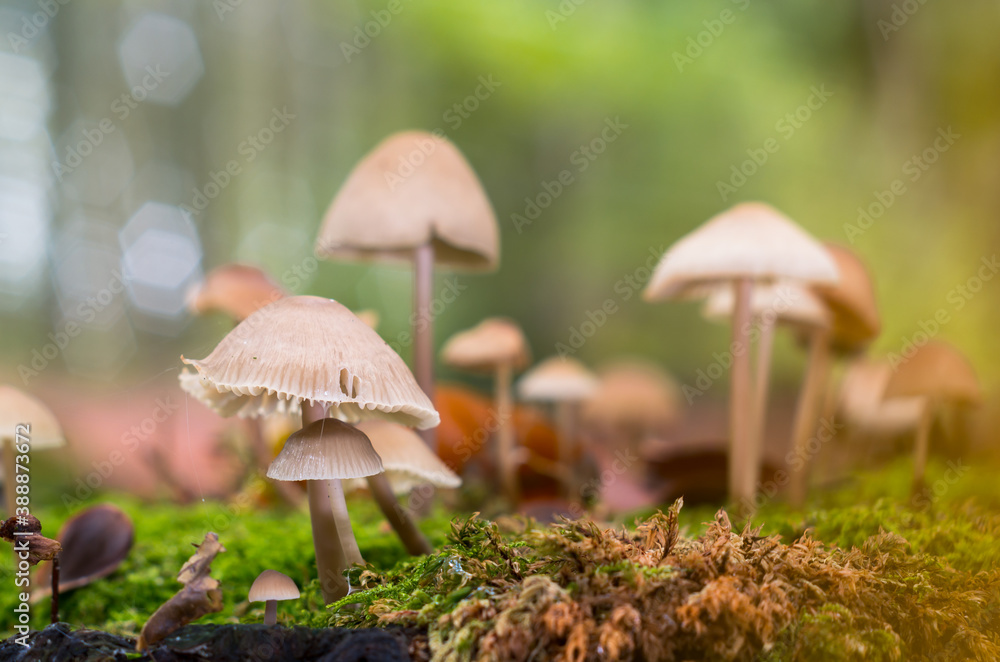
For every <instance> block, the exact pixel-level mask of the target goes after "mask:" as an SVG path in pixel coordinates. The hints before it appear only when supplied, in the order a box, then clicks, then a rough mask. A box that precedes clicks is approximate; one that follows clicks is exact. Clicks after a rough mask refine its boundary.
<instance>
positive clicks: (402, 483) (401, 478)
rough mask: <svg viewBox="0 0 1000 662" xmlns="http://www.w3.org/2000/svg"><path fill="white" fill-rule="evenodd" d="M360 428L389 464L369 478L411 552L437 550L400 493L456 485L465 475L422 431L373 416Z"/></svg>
mask: <svg viewBox="0 0 1000 662" xmlns="http://www.w3.org/2000/svg"><path fill="white" fill-rule="evenodd" d="M358 430H360V431H361V432H364V433H365V434H366V435H367V436H368V438H369V439H370V440H371V442H372V446H373V447H374V448H375V452H376V453H378V455H379V457H380V458H382V466H383V467H384V468H385V471H384V472H383V473H378V474H374V475H371V476H368V477H367V478H366V482H367V485H368V489H369V490H371V493H372V496H373V497H374V498H375V501H376V503H378V506H379V508H380V509H381V510H382V514H384V515H385V518H386V520H388V522H389V524H391V525H392V528H393V530H395V531H396V534H397V535H398V536H399V539H400V540H402V541H403V545H404V546H405V547H406V551H407V552H409V553H410V554H412V555H413V556H419V555H421V554H430V553H431V552H432V551H433V549H432V548H431V545H430V543H429V542H428V541H427V538H426V537H424V534H423V533H421V532H420V529H418V528H417V527H416V525H415V524H414V523H413V520H412V518H411V517H410V516H409V515H408V514H407V511H406V509H405V508H404V507H403V506H401V505H400V503H399V501H397V499H396V496H397V495H406V494H409V493H410V492H411V491H412V490H413V489H414V488H416V487H417V486H419V485H427V484H430V485H433V486H434V487H444V488H450V489H454V488H456V487H458V486H459V485H461V484H462V479H461V478H459V477H458V475H457V474H455V472H454V471H452V470H451V469H449V468H448V466H447V465H446V464H445V463H444V462H442V461H441V460H440V458H438V456H437V455H435V454H434V453H433V452H432V451H431V449H430V448H428V447H427V444H425V443H424V442H423V440H422V439H421V438H420V435H418V434H417V433H416V432H414V431H413V430H412V429H411V428H408V427H406V426H405V425H399V424H398V423H390V422H388V421H375V420H372V421H365V422H363V423H359V424H358ZM359 487H361V481H360V480H353V481H350V482H349V483H345V484H344V489H345V490H348V491H349V490H353V489H358V488H359ZM419 505H421V504H419V503H418V506H419ZM415 510H419V508H416V509H415Z"/></svg>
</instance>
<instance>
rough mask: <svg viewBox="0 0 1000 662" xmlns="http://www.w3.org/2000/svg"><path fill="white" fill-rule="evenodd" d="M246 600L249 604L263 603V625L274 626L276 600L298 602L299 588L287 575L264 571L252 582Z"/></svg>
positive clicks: (276, 618) (275, 620) (276, 609)
mask: <svg viewBox="0 0 1000 662" xmlns="http://www.w3.org/2000/svg"><path fill="white" fill-rule="evenodd" d="M247 599H248V600H250V602H263V603H264V625H276V624H277V622H278V600H298V599H299V587H298V586H296V585H295V582H294V581H293V580H292V578H291V577H289V576H288V575H286V574H283V573H280V572H278V571H277V570H265V571H264V572H262V573H260V574H259V575H257V579H255V580H253V584H252V585H251V586H250V594H249V595H248V596H247Z"/></svg>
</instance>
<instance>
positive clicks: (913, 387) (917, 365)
mask: <svg viewBox="0 0 1000 662" xmlns="http://www.w3.org/2000/svg"><path fill="white" fill-rule="evenodd" d="M912 397H922V398H923V400H924V404H923V411H922V412H921V416H920V421H919V423H918V426H917V433H916V440H915V444H914V451H913V486H914V490H915V491H916V490H919V489H920V488H922V487H923V482H924V472H925V471H926V468H927V456H928V453H929V450H930V434H931V426H932V424H933V423H934V417H935V416H936V415H937V413H938V412H939V410H940V409H941V408H942V406H944V405H945V404H948V403H951V404H954V405H958V406H968V405H977V404H979V403H980V402H981V401H982V391H981V390H980V388H979V380H978V379H977V378H976V372H975V370H973V368H972V365H970V364H969V362H968V361H967V360H966V358H965V357H964V356H963V355H962V353H961V352H959V351H958V350H957V349H955V348H954V347H952V346H951V345H949V344H947V343H945V342H942V341H940V340H931V341H928V342H927V343H926V344H925V345H922V346H920V347H918V348H917V349H916V350H914V352H913V354H912V355H911V356H910V357H909V358H906V359H905V360H904V361H903V362H902V363H899V364H898V365H896V366H895V372H894V373H893V375H892V377H891V378H890V379H889V383H888V384H887V385H886V388H885V399H886V400H892V399H895V398H912Z"/></svg>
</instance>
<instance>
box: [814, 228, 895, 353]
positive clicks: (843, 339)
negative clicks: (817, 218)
mask: <svg viewBox="0 0 1000 662" xmlns="http://www.w3.org/2000/svg"><path fill="white" fill-rule="evenodd" d="M824 246H825V247H826V250H827V252H828V253H829V254H830V256H831V257H833V260H834V262H836V263H837V271H838V272H839V273H840V280H839V281H837V282H836V283H815V284H813V285H812V290H813V291H814V292H815V293H816V294H817V295H818V296H819V297H820V299H822V300H823V302H824V303H825V304H826V305H827V307H828V308H829V309H830V312H831V313H832V314H833V326H832V329H831V340H832V342H833V344H834V346H835V347H837V348H839V349H841V350H842V351H856V350H858V349H863V348H864V347H865V346H867V345H868V344H869V343H870V342H871V341H873V340H874V339H875V338H876V337H878V334H879V332H880V331H881V330H882V321H881V319H880V317H879V313H878V304H876V302H875V288H874V286H873V284H872V278H871V275H870V274H869V273H868V269H867V268H866V267H865V264H864V262H862V261H861V258H860V257H858V256H857V255H856V254H855V253H854V252H852V251H851V250H849V249H847V248H844V247H843V246H840V245H838V244H833V243H829V242H827V243H824Z"/></svg>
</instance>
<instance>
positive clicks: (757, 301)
mask: <svg viewBox="0 0 1000 662" xmlns="http://www.w3.org/2000/svg"><path fill="white" fill-rule="evenodd" d="M734 306H735V301H734V297H733V290H732V289H731V288H728V287H726V288H719V289H718V290H716V291H715V292H713V293H712V294H711V295H709V297H708V299H707V300H706V301H705V306H704V308H703V311H702V312H703V314H704V315H705V317H707V318H709V319H725V320H728V319H730V318H731V317H732V314H733V308H734ZM750 311H751V315H752V317H753V319H754V322H755V324H756V325H757V327H758V328H759V329H760V337H759V339H758V341H757V368H756V375H755V383H754V390H753V417H752V419H751V420H752V422H753V435H752V436H751V442H752V443H751V444H750V447H749V448H748V449H747V452H746V455H745V461H744V463H743V465H742V471H743V472H744V473H743V478H742V480H743V481H745V482H746V483H748V484H749V485H752V486H753V487H754V489H756V488H757V485H759V484H760V480H761V469H762V467H763V460H764V429H765V425H766V422H767V399H768V397H767V393H768V388H769V385H768V382H769V379H770V377H769V376H770V373H771V349H772V347H773V344H774V329H775V326H776V325H777V324H778V323H779V322H780V323H781V324H782V325H785V326H789V327H792V328H793V329H794V330H797V331H798V332H799V333H802V334H806V335H811V334H812V333H813V332H814V331H815V330H819V331H821V332H822V331H823V330H825V329H828V328H829V327H830V313H829V312H828V311H827V309H826V307H825V306H824V305H823V303H822V302H821V301H820V300H819V298H817V296H816V295H815V294H813V293H812V292H811V291H810V290H809V289H808V288H806V287H803V286H802V285H799V284H797V283H794V282H782V283H773V284H767V285H761V286H758V287H756V288H754V291H753V296H752V297H751V302H750Z"/></svg>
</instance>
